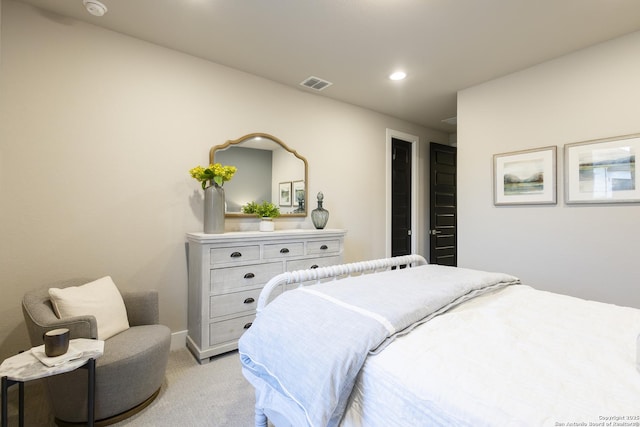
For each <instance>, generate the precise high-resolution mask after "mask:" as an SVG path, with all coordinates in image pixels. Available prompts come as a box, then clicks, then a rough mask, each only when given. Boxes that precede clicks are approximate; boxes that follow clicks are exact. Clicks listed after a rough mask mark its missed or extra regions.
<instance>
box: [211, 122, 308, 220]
mask: <svg viewBox="0 0 640 427" xmlns="http://www.w3.org/2000/svg"><path fill="white" fill-rule="evenodd" d="M209 163H222V164H223V165H232V166H235V167H237V168H238V171H237V172H236V173H235V175H234V176H233V179H232V180H231V181H228V182H226V183H225V184H224V193H225V200H226V203H227V214H226V216H228V217H235V216H237V217H244V216H248V215H246V214H243V213H242V211H241V209H242V206H244V205H246V204H247V203H249V202H252V201H254V202H257V203H260V202H262V201H264V200H267V201H270V202H271V203H273V204H274V205H276V206H278V207H279V208H280V216H284V217H291V216H306V215H307V159H305V158H304V157H302V156H301V155H299V154H298V153H297V152H296V151H295V150H292V149H291V148H289V147H287V145H286V144H285V143H284V142H282V141H281V140H279V139H278V138H276V137H275V136H272V135H269V134H266V133H251V134H249V135H245V136H243V137H241V138H238V139H235V140H230V141H227V142H225V143H224V144H222V145H216V146H214V147H212V148H211V150H210V151H209Z"/></svg>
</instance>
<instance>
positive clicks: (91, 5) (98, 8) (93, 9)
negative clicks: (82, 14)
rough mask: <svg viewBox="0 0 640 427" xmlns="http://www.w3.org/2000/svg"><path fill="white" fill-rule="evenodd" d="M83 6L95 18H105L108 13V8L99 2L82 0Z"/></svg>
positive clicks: (96, 0)
mask: <svg viewBox="0 0 640 427" xmlns="http://www.w3.org/2000/svg"><path fill="white" fill-rule="evenodd" d="M82 4H84V7H86V8H87V12H89V13H90V14H92V15H93V16H103V15H104V14H105V13H107V6H105V5H104V4H102V3H100V2H99V1H98V0H82Z"/></svg>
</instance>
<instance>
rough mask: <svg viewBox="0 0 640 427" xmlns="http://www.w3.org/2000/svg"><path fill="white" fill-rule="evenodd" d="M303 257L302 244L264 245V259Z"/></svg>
mask: <svg viewBox="0 0 640 427" xmlns="http://www.w3.org/2000/svg"><path fill="white" fill-rule="evenodd" d="M300 255H304V243H303V242H284V243H272V244H268V245H264V257H265V259H274V258H287V257H296V256H300Z"/></svg>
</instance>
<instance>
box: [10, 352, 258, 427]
mask: <svg viewBox="0 0 640 427" xmlns="http://www.w3.org/2000/svg"><path fill="white" fill-rule="evenodd" d="M254 402H255V398H254V393H253V388H252V387H251V385H250V384H249V383H248V382H247V381H246V380H245V379H244V377H243V376H242V373H241V371H240V360H239V358H238V353H237V352H236V351H234V352H231V353H226V354H223V355H220V356H217V357H214V358H213V359H212V360H211V362H210V363H208V364H204V365H200V364H198V362H197V361H196V360H195V358H194V357H193V356H192V355H191V353H189V351H188V350H187V349H186V348H184V349H179V350H174V351H172V352H171V355H170V356H169V364H168V366H167V373H166V376H165V382H164V384H163V385H162V389H161V391H160V394H159V396H158V397H157V398H156V400H155V401H154V402H152V403H151V405H149V406H148V407H147V408H146V409H144V410H143V411H142V412H141V413H139V414H137V415H135V416H133V417H131V418H129V419H127V420H125V421H121V422H119V423H117V424H113V425H114V426H117V427H120V426H131V427H134V426H145V427H149V426H154V427H155V426H171V427H173V426H184V427H191V426H194V427H196V426H203V427H205V426H206V427H218V426H221V427H222V426H230V427H250V426H252V425H253V414H254V412H253V411H254V410H253V405H254ZM17 405H18V393H17V387H15V386H14V387H12V389H11V390H10V393H9V425H18V414H17V412H18V411H17ZM25 425H26V426H29V427H38V426H43V427H53V426H55V423H54V421H53V414H52V413H51V408H50V406H49V403H48V401H47V398H46V395H45V393H44V387H43V385H42V384H41V383H40V382H38V381H34V382H32V383H27V384H26V386H25Z"/></svg>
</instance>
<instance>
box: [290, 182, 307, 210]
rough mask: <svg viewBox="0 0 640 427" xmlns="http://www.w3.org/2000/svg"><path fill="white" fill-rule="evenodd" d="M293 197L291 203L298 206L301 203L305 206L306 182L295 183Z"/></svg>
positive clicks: (293, 184) (292, 191)
mask: <svg viewBox="0 0 640 427" xmlns="http://www.w3.org/2000/svg"><path fill="white" fill-rule="evenodd" d="M291 195H292V197H293V199H292V200H291V202H292V203H293V204H294V205H296V204H298V203H299V202H300V201H302V203H303V204H304V200H305V194H304V181H293V183H292V189H291Z"/></svg>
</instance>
